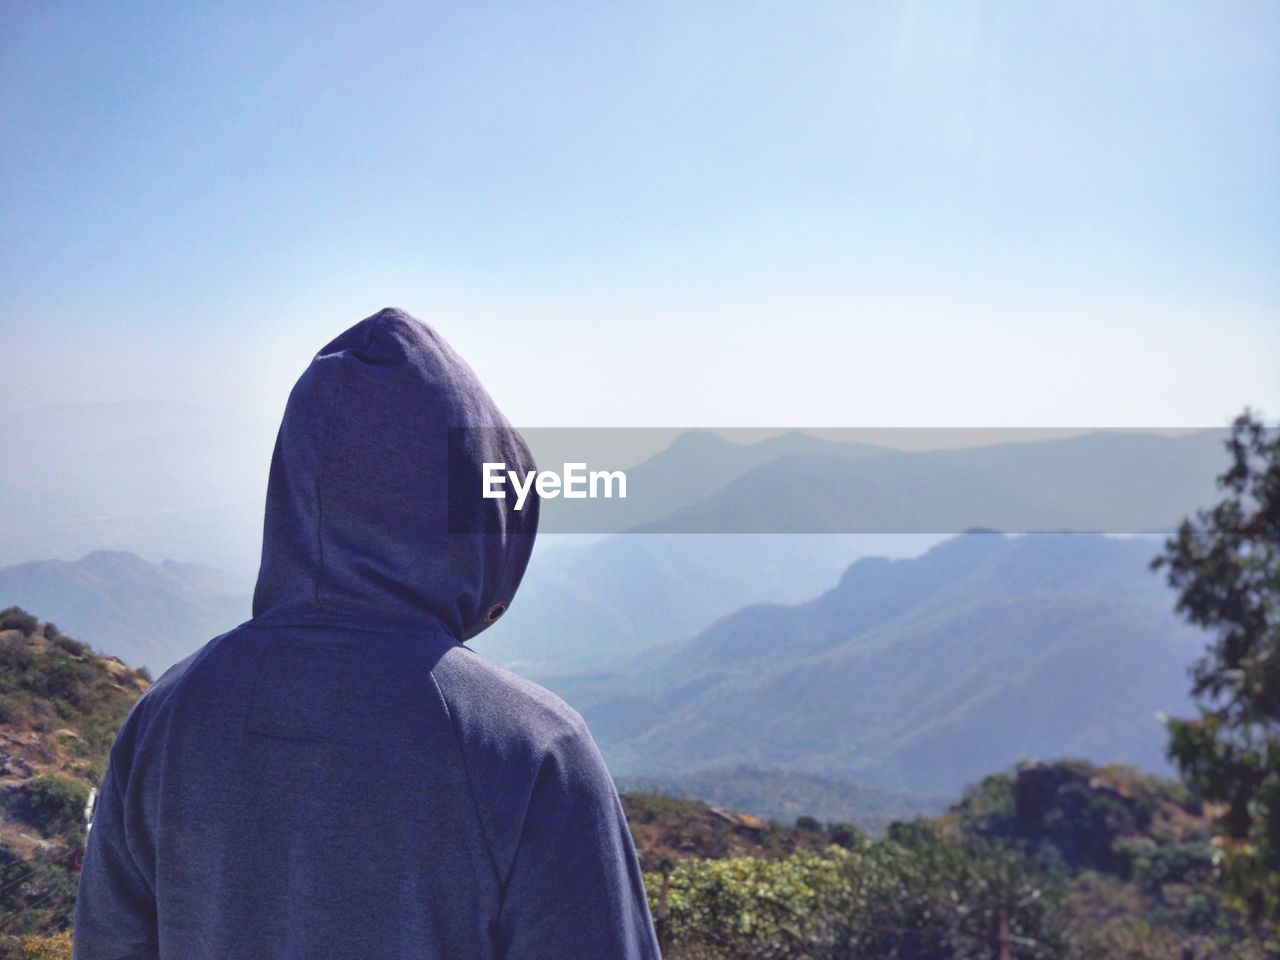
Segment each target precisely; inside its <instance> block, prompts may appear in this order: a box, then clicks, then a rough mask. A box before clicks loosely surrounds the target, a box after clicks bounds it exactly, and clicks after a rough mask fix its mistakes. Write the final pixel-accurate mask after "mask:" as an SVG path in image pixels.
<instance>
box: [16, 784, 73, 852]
mask: <svg viewBox="0 0 1280 960" xmlns="http://www.w3.org/2000/svg"><path fill="white" fill-rule="evenodd" d="M23 793H24V798H25V806H26V811H27V816H28V817H29V818H30V820H31V822H32V823H33V824H35V825H36V826H37V827H39V828H40V830H41V831H42V832H43V833H44V834H45V836H55V835H68V834H69V835H72V836H73V837H74V838H76V839H78V838H79V833H80V831H81V830H82V829H83V822H84V805H85V803H86V802H87V801H88V799H89V788H88V787H87V786H86V785H85V784H84V783H82V782H81V781H79V780H73V779H71V778H70V777H64V776H61V775H59V774H56V773H47V774H44V775H43V776H39V777H36V778H35V779H34V780H31V781H30V782H28V783H27V784H26V785H25V786H24V787H23Z"/></svg>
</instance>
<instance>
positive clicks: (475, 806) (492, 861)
mask: <svg viewBox="0 0 1280 960" xmlns="http://www.w3.org/2000/svg"><path fill="white" fill-rule="evenodd" d="M427 676H429V677H430V678H431V685H432V686H433V687H435V688H436V696H438V697H439V698H440V705H441V706H442V707H444V713H445V716H446V717H448V719H449V729H450V730H452V731H453V740H454V743H455V744H457V747H458V756H460V757H461V758H462V774H463V776H464V777H466V779H467V793H468V794H470V796H471V808H472V810H474V811H475V815H476V823H477V824H479V826H480V839H481V840H482V841H484V849H485V852H486V853H487V854H488V855H489V867H490V868H491V869H492V870H493V879H494V882H495V883H496V884H497V885H498V888H499V890H502V889H503V888H505V886H506V884H505V883H504V881H503V879H502V871H501V870H500V869H499V868H498V858H497V856H496V855H495V854H494V852H493V844H492V842H491V841H490V839H489V830H488V827H487V826H486V825H485V822H484V814H483V813H482V812H481V807H480V800H479V798H478V797H477V796H476V786H475V781H474V780H473V779H472V777H471V766H470V764H469V763H468V762H467V751H466V749H465V748H464V747H463V745H462V734H461V732H460V731H459V730H458V724H457V722H456V720H455V718H454V715H453V711H452V710H451V709H450V708H449V698H448V697H446V696H445V695H444V690H443V689H441V687H440V681H439V680H438V679H436V675H435V671H434V670H429V671H427Z"/></svg>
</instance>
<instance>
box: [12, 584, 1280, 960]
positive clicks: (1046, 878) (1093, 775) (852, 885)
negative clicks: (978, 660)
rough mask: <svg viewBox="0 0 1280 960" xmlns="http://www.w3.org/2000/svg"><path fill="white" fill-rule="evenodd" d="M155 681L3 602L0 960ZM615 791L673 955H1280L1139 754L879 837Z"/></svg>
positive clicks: (67, 897) (51, 945)
mask: <svg viewBox="0 0 1280 960" xmlns="http://www.w3.org/2000/svg"><path fill="white" fill-rule="evenodd" d="M147 685H148V678H147V676H146V674H145V672H142V671H136V670H132V669H130V668H129V667H127V666H125V665H124V664H122V663H120V662H119V661H117V660H114V659H111V658H103V657H100V656H97V655H95V654H94V653H93V652H92V651H91V650H89V649H88V648H87V647H85V646H84V645H83V644H80V643H77V642H76V641H74V640H72V639H70V638H68V637H66V636H64V635H63V634H62V633H61V632H60V631H59V630H58V629H57V628H56V627H55V626H53V625H52V624H48V623H43V624H42V623H40V622H39V621H38V620H36V618H35V617H33V616H31V615H30V614H27V613H25V612H24V611H21V610H18V609H16V608H14V609H9V610H6V611H3V612H2V613H0V710H3V713H2V714H0V743H3V745H4V746H3V751H4V767H3V771H2V772H0V776H2V777H3V780H2V784H0V856H3V864H2V869H3V873H0V957H15V958H23V960H68V958H69V957H70V938H69V936H68V934H67V928H68V926H69V923H70V919H71V915H72V911H73V907H74V895H75V880H76V873H75V867H76V863H77V853H78V851H79V850H80V844H81V842H82V840H83V808H84V804H85V800H86V799H87V797H88V793H89V790H90V789H91V787H92V785H93V784H94V783H96V782H97V781H98V779H99V778H100V777H101V774H102V771H103V769H104V764H105V762H106V757H107V753H108V750H109V745H110V742H111V738H112V736H113V734H114V731H115V730H116V728H117V727H118V725H119V723H120V722H121V720H122V719H123V717H124V715H125V713H126V711H127V710H128V708H129V706H130V705H131V704H132V703H133V701H134V700H135V699H136V698H137V696H138V695H139V694H140V693H141V692H142V691H143V690H145V689H146V688H147ZM740 773H741V775H743V776H747V775H748V774H749V773H750V771H740ZM826 786H828V787H830V786H831V784H829V783H828V784H827V785H826ZM623 805H624V807H625V809H626V813H627V817H628V820H629V822H630V825H631V830H632V835H633V837H634V839H635V843H636V847H637V850H638V852H639V855H640V858H641V864H642V867H643V868H644V870H645V879H646V886H647V888H648V892H649V897H650V904H651V907H652V910H653V913H654V916H655V918H657V921H658V924H659V928H660V931H661V936H662V939H663V941H664V945H665V954H664V955H665V956H666V957H667V958H668V960H800V958H814V960H854V958H900V960H971V958H972V960H979V958H982V960H990V958H998V957H1001V956H1007V957H1008V958H1010V960H1031V958H1044V960H1049V958H1055V960H1056V958H1063V960H1131V958H1159V960H1166V958H1167V960H1207V958H1238V960H1262V958H1264V957H1267V956H1271V955H1274V953H1275V951H1277V950H1280V939H1273V940H1272V941H1271V942H1266V941H1264V940H1262V939H1260V937H1262V936H1267V935H1269V936H1272V937H1273V938H1275V937H1280V934H1278V933H1277V932H1276V931H1274V930H1255V929H1254V928H1251V927H1249V926H1247V925H1246V924H1245V922H1244V921H1243V919H1242V918H1241V917H1240V915H1238V914H1237V913H1236V912H1234V911H1233V909H1232V908H1231V907H1230V905H1229V903H1228V901H1227V900H1225V899H1224V897H1223V896H1222V894H1221V891H1220V889H1219V876H1218V866H1217V863H1218V861H1217V848H1216V847H1215V845H1214V841H1213V839H1212V837H1213V819H1212V818H1213V816H1214V814H1215V813H1216V812H1217V811H1215V810H1212V809H1207V808H1204V807H1202V806H1201V805H1199V804H1197V803H1196V802H1195V801H1194V800H1192V799H1191V798H1190V797H1189V796H1188V795H1187V793H1186V791H1185V790H1184V789H1183V788H1182V787H1181V786H1179V785H1177V784H1174V783H1172V782H1170V781H1167V780H1163V779H1160V778H1157V777H1154V776H1150V775H1147V774H1143V773H1140V772H1138V771H1137V770H1135V769H1133V768H1130V767H1122V766H1114V767H1101V768H1099V767H1094V766H1092V765H1090V764H1088V763H1084V762H1078V761H1071V762H1067V761H1063V762H1055V763H1037V762H1030V763H1025V764H1022V765H1021V766H1019V767H1018V768H1017V769H1016V770H1014V771H1012V772H1007V773H998V774H994V775H991V776H988V777H986V778H985V779H983V780H982V781H981V783H979V784H977V785H976V786H973V787H971V788H970V789H969V790H968V791H967V792H966V793H965V795H964V796H963V798H961V799H960V800H959V801H958V802H957V803H955V804H954V805H952V806H951V807H950V809H948V810H947V811H946V812H945V813H944V814H942V815H941V816H934V817H918V818H915V819H910V820H907V819H900V820H895V821H893V822H891V823H889V824H888V825H887V827H886V829H885V830H884V833H883V835H882V836H873V835H871V834H870V833H868V832H865V831H864V830H863V829H861V828H859V827H858V826H856V825H854V824H851V823H847V822H841V821H823V820H819V819H817V818H815V817H813V816H809V815H804V816H800V817H797V818H795V819H794V820H793V821H791V822H788V823H783V822H779V821H777V820H768V819H763V818H760V817H757V816H753V815H751V814H746V813H741V812H739V811H735V810H733V809H729V808H727V807H725V806H720V805H713V804H707V803H705V802H702V801H698V800H692V799H688V798H679V797H670V796H665V795H663V794H661V793H656V792H651V791H650V792H627V793H624V795H623ZM1001 950H1006V951H1007V953H1003V954H1002V953H1001Z"/></svg>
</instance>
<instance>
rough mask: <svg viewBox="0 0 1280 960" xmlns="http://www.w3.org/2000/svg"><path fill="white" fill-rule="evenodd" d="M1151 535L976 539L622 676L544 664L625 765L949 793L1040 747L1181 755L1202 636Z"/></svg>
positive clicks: (616, 761) (709, 632)
mask: <svg viewBox="0 0 1280 960" xmlns="http://www.w3.org/2000/svg"><path fill="white" fill-rule="evenodd" d="M1154 552H1155V545H1154V543H1153V542H1152V541H1151V540H1150V539H1145V538H1144V539H1135V540H1125V539H1116V538H1108V537H1101V536H1093V535H1083V534H1081V535H1057V536H1053V535H1034V536H1025V537H1004V536H1000V535H995V534H970V535H965V536H961V537H957V538H954V539H953V540H950V541H947V542H946V543H944V544H942V545H940V546H938V547H935V548H934V549H933V550H931V551H930V552H928V553H927V554H925V555H924V556H922V557H919V558H916V559H911V560H895V561H888V560H876V559H866V560H861V561H858V562H857V563H855V564H853V565H852V566H851V567H850V568H849V569H848V570H847V571H846V573H845V574H844V576H843V577H842V578H841V580H840V583H839V584H838V585H837V586H836V587H835V588H834V589H832V590H830V591H828V592H827V593H825V594H823V595H822V596H821V597H819V598H817V599H815V600H812V601H809V602H808V603H804V604H800V605H795V606H784V605H778V604H759V605H753V606H750V607H746V608H744V609H742V610H740V611H738V612H736V613H734V614H731V615H730V616H728V617H724V618H722V619H720V620H718V621H717V622H716V623H714V624H713V625H711V626H710V627H708V628H707V629H706V630H704V631H702V632H701V633H700V634H699V635H698V636H696V637H694V638H693V639H691V640H687V641H682V642H678V643H673V644H670V645H668V646H667V647H665V648H664V649H662V650H658V651H651V652H650V653H648V654H646V655H643V656H640V657H637V658H635V659H634V660H633V661H631V662H630V663H628V664H626V665H624V666H623V667H622V668H620V669H619V670H617V671H611V672H601V673H597V674H594V675H589V676H565V677H560V678H543V679H544V682H546V683H547V684H548V685H550V686H551V687H552V689H555V690H556V691H557V692H558V693H560V694H561V695H562V696H564V697H565V698H566V699H568V700H569V702H571V703H573V704H574V705H575V706H576V707H578V708H579V709H580V710H581V711H582V712H583V713H584V715H585V716H586V717H587V720H588V721H589V723H590V724H591V728H592V730H593V732H594V733H595V735H596V737H597V739H598V740H599V741H600V743H601V746H602V748H603V749H604V751H605V754H606V756H607V757H608V758H609V760H610V763H611V765H612V767H613V769H614V770H615V772H616V773H617V774H619V775H621V776H628V775H630V776H639V775H650V776H675V775H684V774H690V773H694V772H697V771H699V770H701V769H705V768H707V767H710V766H724V765H733V764H748V765H759V766H767V767H780V768H784V769H792V770H798V771H803V772H806V773H817V774H825V775H832V776H837V777H841V778H849V779H854V780H857V781H859V782H861V783H865V784H869V785H878V786H882V787H890V788H895V789H906V790H910V791H913V792H920V793H927V794H940V793H948V792H954V791H956V790H958V789H960V788H961V787H963V786H964V785H965V784H966V783H968V782H970V781H971V780H972V779H973V778H975V777H977V776H980V775H981V774H982V773H983V772H984V771H987V770H991V769H1000V768H1002V767H1005V766H1008V765H1009V764H1011V763H1014V762H1016V761H1018V760H1019V759H1024V758H1027V757H1036V756H1048V757H1055V756H1080V757H1086V758H1102V759H1111V760H1118V761H1121V762H1128V763H1134V764H1138V765H1141V766H1143V767H1145V768H1147V769H1152V770H1166V769H1168V766H1167V761H1166V760H1165V758H1164V743H1165V731H1164V728H1163V727H1162V725H1160V724H1159V723H1158V722H1157V721H1156V719H1155V714H1156V713H1157V711H1162V710H1163V711H1166V712H1169V713H1177V712H1178V711H1179V710H1180V709H1183V708H1185V707H1186V706H1187V705H1188V700H1187V689H1188V683H1187V679H1186V669H1187V666H1188V665H1189V664H1190V663H1191V661H1192V660H1193V659H1194V657H1195V656H1196V655H1197V654H1198V653H1199V652H1200V650H1201V649H1202V648H1203V646H1204V643H1205V638H1204V637H1203V635H1202V634H1200V633H1199V632H1198V631H1196V630H1194V629H1192V628H1190V627H1188V626H1187V625H1185V624H1184V623H1182V622H1181V621H1180V620H1179V619H1177V618H1176V617H1175V615H1174V614H1173V600H1174V598H1173V596H1172V595H1171V594H1170V593H1169V591H1168V590H1167V588H1166V587H1165V586H1164V584H1163V582H1162V581H1161V580H1160V579H1159V578H1158V577H1156V576H1155V575H1154V574H1152V573H1151V572H1150V570H1149V569H1148V562H1149V559H1150V557H1151V556H1152V555H1153V554H1154Z"/></svg>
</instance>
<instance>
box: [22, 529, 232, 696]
mask: <svg viewBox="0 0 1280 960" xmlns="http://www.w3.org/2000/svg"><path fill="white" fill-rule="evenodd" d="M10 605H14V606H20V607H23V608H25V609H28V610H40V611H41V612H42V613H43V614H44V615H45V616H46V617H48V619H49V620H51V621H52V622H54V623H56V624H57V625H58V627H59V628H60V629H62V630H65V631H67V632H69V633H71V634H73V635H74V636H76V637H80V638H83V639H84V640H85V641H86V642H87V643H90V644H91V645H92V646H93V647H94V648H96V649H98V650H101V651H102V652H103V653H107V654H110V655H112V656H117V657H120V658H121V659H123V660H126V661H128V662H129V663H136V664H145V665H146V666H148V667H150V668H151V669H153V670H155V671H157V672H158V671H161V670H163V669H164V668H166V667H168V666H169V665H170V664H172V663H174V662H176V661H177V660H179V659H181V658H182V657H184V656H186V655H187V654H188V653H190V652H192V651H193V650H195V649H197V648H198V647H200V646H201V645H203V644H204V643H205V642H206V641H208V640H210V639H211V638H213V637H215V636H217V635H218V634H220V633H223V632H225V631H227V630H230V629H231V628H232V627H234V626H236V625H237V624H239V623H241V622H243V621H244V620H247V619H248V618H249V615H250V597H249V596H248V595H247V594H244V593H241V592H238V583H237V582H236V581H235V580H234V579H233V578H230V577H228V576H227V575H226V574H224V573H222V572H221V571H219V570H215V569H213V568H212V567H207V566H204V565H202V564H195V563H178V562H176V561H173V560H165V561H163V562H161V563H151V562H149V561H146V560H143V559H142V558H141V557H138V556H136V555H135V554H132V553H129V552H127V551H122V550H95V551H93V552H92V553H89V554H87V555H85V556H84V557H83V558H81V559H80V560H75V561H68V560H36V561H32V562H29V563H20V564H16V565H14V566H10V567H3V568H0V608H3V607H7V606H10Z"/></svg>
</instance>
